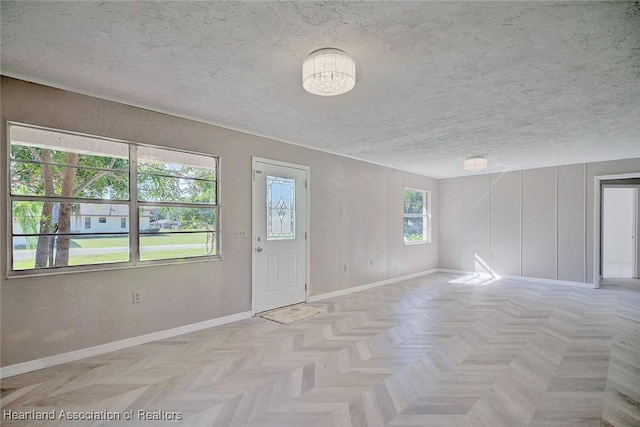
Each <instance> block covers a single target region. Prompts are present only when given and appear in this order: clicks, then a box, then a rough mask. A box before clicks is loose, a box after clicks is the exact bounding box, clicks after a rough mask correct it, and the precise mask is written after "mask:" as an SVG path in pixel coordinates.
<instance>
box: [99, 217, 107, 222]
mask: <svg viewBox="0 0 640 427" xmlns="http://www.w3.org/2000/svg"><path fill="white" fill-rule="evenodd" d="M98 222H99V223H100V224H106V223H107V218H105V217H103V216H101V217H98Z"/></svg>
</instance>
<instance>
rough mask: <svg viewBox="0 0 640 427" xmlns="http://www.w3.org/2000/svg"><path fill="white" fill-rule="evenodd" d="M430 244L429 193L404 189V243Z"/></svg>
mask: <svg viewBox="0 0 640 427" xmlns="http://www.w3.org/2000/svg"><path fill="white" fill-rule="evenodd" d="M428 242H431V193H430V192H428V191H423V190H416V189H413V188H405V189H404V243H405V244H412V243H428Z"/></svg>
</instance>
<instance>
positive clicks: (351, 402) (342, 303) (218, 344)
mask: <svg viewBox="0 0 640 427" xmlns="http://www.w3.org/2000/svg"><path fill="white" fill-rule="evenodd" d="M629 283H630V284H629V285H619V286H610V287H605V288H603V289H599V290H592V289H586V288H579V287H570V286H562V285H556V284H536V283H525V282H519V281H510V280H504V279H503V280H498V281H494V282H490V281H485V282H482V280H480V279H475V280H474V279H471V280H466V279H465V278H461V277H460V276H455V275H446V274H435V275H430V276H424V277H421V278H417V279H413V280H407V281H404V282H400V283H397V284H392V285H387V286H383V287H378V288H375V289H371V290H368V291H364V292H358V293H354V294H350V295H347V296H343V297H339V298H335V299H331V300H326V301H322V302H319V303H315V304H313V305H315V306H317V307H319V308H321V310H322V313H321V314H320V315H318V316H316V317H313V318H310V319H306V320H303V321H300V322H296V323H293V324H291V325H279V324H276V323H273V322H270V321H268V320H265V319H262V318H259V317H256V318H252V319H249V320H245V321H241V322H236V323H233V324H229V325H225V326H221V327H217V328H212V329H208V330H203V331H200V332H196V333H191V334H188V335H182V336H179V337H175V338H171V339H166V340H163V341H158V342H154V343H150V344H145V345H141V346H137V347H134V348H130V349H126V350H122V351H117V352H114V353H110V354H106V355H103V356H99V357H92V358H89V359H85V360H82V361H78V362H74V363H69V364H66V365H61V366H57V367H53V368H49V369H44V370H41V371H38V372H33V373H29V374H25V375H21V376H16V377H12V378H8V379H5V380H4V381H3V382H2V410H3V411H4V410H13V411H23V412H24V411H30V410H33V409H35V410H37V411H47V410H52V409H56V410H58V411H59V410H61V409H66V410H72V411H74V410H75V411H102V410H109V411H116V412H123V411H129V410H139V409H144V410H149V411H160V410H161V411H180V412H181V413H182V414H183V417H184V418H183V420H182V421H181V422H174V423H171V422H161V423H158V422H155V423H154V422H140V421H139V422H129V423H125V422H122V423H121V424H123V425H155V424H157V425H188V426H191V425H202V426H231V425H250V426H277V427H283V426H311V425H321V426H382V425H389V426H402V425H405V426H410V425H411V426H574V425H575V426H600V425H604V426H609V425H613V426H619V427H622V426H640V403H639V402H640V288H635V287H634V284H633V282H629ZM24 424H25V423H24V422H20V421H7V420H4V421H3V423H2V425H7V426H9V425H24ZM36 424H37V423H36ZM55 424H62V425H66V424H65V423H51V422H49V423H44V424H42V425H55ZM109 424H110V423H108V422H106V423H105V422H103V423H95V425H109ZM69 425H94V424H92V423H91V422H77V423H76V424H70V423H69Z"/></svg>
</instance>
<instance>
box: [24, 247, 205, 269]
mask: <svg viewBox="0 0 640 427" xmlns="http://www.w3.org/2000/svg"><path fill="white" fill-rule="evenodd" d="M203 255H204V253H203V250H202V249H180V250H170V249H168V250H167V249H165V250H157V251H145V252H144V253H143V254H142V257H141V258H142V259H141V261H150V260H159V259H170V258H189V257H197V256H203ZM128 261H129V258H128V256H127V253H126V252H118V253H110V254H87V255H76V256H73V257H71V259H70V260H69V265H90V264H106V263H112V262H128ZM34 266H35V260H32V259H25V260H21V261H14V263H13V269H14V270H32V269H33V268H34Z"/></svg>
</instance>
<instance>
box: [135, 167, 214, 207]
mask: <svg viewBox="0 0 640 427" xmlns="http://www.w3.org/2000/svg"><path fill="white" fill-rule="evenodd" d="M138 200H139V201H142V202H177V203H207V204H215V203H216V182H215V181H206V180H199V179H185V178H174V177H172V176H166V175H156V174H147V173H138Z"/></svg>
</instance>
